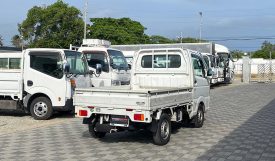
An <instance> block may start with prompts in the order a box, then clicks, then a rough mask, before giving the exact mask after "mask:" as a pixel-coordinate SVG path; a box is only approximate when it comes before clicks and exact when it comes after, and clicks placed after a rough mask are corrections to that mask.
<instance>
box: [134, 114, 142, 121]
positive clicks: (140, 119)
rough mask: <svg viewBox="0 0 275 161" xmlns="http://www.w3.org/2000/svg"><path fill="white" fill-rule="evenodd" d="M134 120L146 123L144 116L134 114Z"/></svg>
mask: <svg viewBox="0 0 275 161" xmlns="http://www.w3.org/2000/svg"><path fill="white" fill-rule="evenodd" d="M134 120H137V121H144V114H134Z"/></svg>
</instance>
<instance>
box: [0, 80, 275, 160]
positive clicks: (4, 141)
mask: <svg viewBox="0 0 275 161" xmlns="http://www.w3.org/2000/svg"><path fill="white" fill-rule="evenodd" d="M211 97H212V100H211V101H212V102H211V110H210V111H209V112H208V113H207V114H206V121H205V125H204V126H203V128H200V129H193V128H189V127H183V128H179V129H174V130H173V134H172V136H171V140H170V142H169V144H168V145H166V146H156V145H154V144H153V143H152V138H151V137H152V136H151V135H150V133H148V132H145V131H140V132H124V133H117V134H110V135H107V136H106V137H105V138H104V139H102V140H97V139H93V138H91V137H90V136H89V134H88V132H87V127H86V126H84V125H82V124H81V120H80V119H76V118H75V119H69V120H68V122H66V123H59V124H57V125H50V126H47V127H41V128H37V129H32V130H27V131H20V132H17V133H12V134H0V160H184V161H189V160H197V161H199V160H203V161H204V160H211V161H216V160H217V161H223V160H228V161H229V160H230V161H231V160H232V161H233V160H235V161H237V160H247V161H253V160H260V161H264V160H270V161H274V160H275V119H274V116H275V84H252V85H233V86H229V87H218V88H214V89H212V90H211ZM18 126H20V125H18Z"/></svg>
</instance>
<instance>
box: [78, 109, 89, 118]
mask: <svg viewBox="0 0 275 161" xmlns="http://www.w3.org/2000/svg"><path fill="white" fill-rule="evenodd" d="M79 116H83V117H84V116H88V111H87V110H79Z"/></svg>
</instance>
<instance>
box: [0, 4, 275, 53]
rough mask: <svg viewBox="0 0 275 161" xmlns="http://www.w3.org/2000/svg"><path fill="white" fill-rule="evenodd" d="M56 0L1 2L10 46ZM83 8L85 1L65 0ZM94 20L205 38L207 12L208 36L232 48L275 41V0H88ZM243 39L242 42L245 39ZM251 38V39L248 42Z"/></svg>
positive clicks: (0, 22) (2, 31)
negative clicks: (31, 15)
mask: <svg viewBox="0 0 275 161" xmlns="http://www.w3.org/2000/svg"><path fill="white" fill-rule="evenodd" d="M55 1H56V0H31V1H30V0H25V1H23V0H6V1H4V0H3V1H2V2H1V3H0V35H2V37H3V39H4V45H6V46H10V45H11V43H10V41H11V38H12V36H14V35H15V34H18V31H17V24H18V23H21V22H22V21H23V20H24V19H25V18H26V15H27V12H28V10H29V9H31V8H32V7H33V6H35V5H36V6H43V5H50V4H52V3H54V2H55ZM64 1H65V2H66V3H68V4H69V5H70V6H75V7H77V8H78V9H80V10H81V11H83V9H84V1H85V0H64ZM88 4H89V5H88V18H94V17H113V18H122V17H129V18H131V19H132V20H135V21H139V22H141V24H142V25H143V26H145V27H146V28H147V30H146V34H148V35H162V36H165V37H168V38H173V39H175V38H177V37H180V35H181V33H182V35H183V37H194V38H199V35H200V34H199V33H200V20H201V17H200V14H199V13H200V12H202V26H201V28H202V39H205V40H211V41H214V42H215V43H219V44H222V45H225V46H227V47H228V48H229V49H230V50H243V51H254V50H258V49H259V48H260V47H261V44H262V42H263V41H264V40H268V41H269V42H271V43H274V44H275V1H274V0H264V1H259V0H230V1H228V0H88ZM239 39H241V40H239ZM243 39H246V40H243Z"/></svg>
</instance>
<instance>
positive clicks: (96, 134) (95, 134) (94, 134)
mask: <svg viewBox="0 0 275 161" xmlns="http://www.w3.org/2000/svg"><path fill="white" fill-rule="evenodd" d="M96 123H97V121H95V120H93V121H92V122H91V123H90V124H88V128H89V133H90V135H91V136H92V137H93V138H103V137H104V136H105V135H106V132H97V131H96V127H95V125H96Z"/></svg>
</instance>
